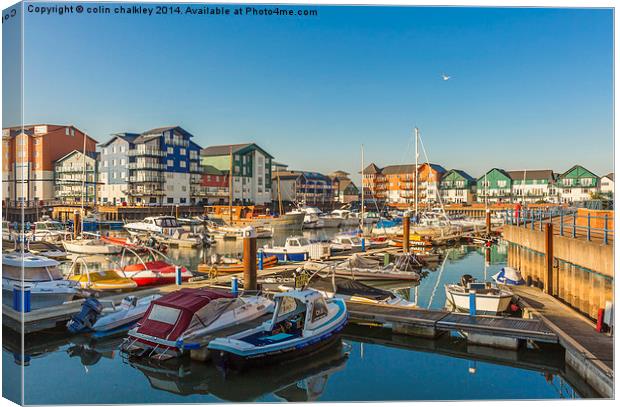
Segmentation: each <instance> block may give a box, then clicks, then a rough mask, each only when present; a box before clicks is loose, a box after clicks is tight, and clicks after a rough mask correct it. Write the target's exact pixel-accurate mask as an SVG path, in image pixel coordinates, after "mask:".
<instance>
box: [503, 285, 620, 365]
mask: <svg viewBox="0 0 620 407" xmlns="http://www.w3.org/2000/svg"><path fill="white" fill-rule="evenodd" d="M511 289H512V291H513V292H514V293H515V294H516V295H518V296H519V297H520V298H521V300H522V301H523V303H524V305H525V306H526V307H527V308H528V309H529V310H531V311H532V312H533V313H534V314H535V315H536V316H538V317H539V318H541V320H543V321H544V322H545V323H546V324H547V325H548V326H549V328H550V329H551V330H552V331H554V332H555V333H556V334H557V335H558V338H559V340H560V343H561V344H562V345H564V347H565V348H566V347H572V348H574V349H575V350H577V351H579V352H580V353H584V354H586V355H587V357H588V358H589V359H592V360H594V361H599V362H600V363H601V364H602V365H604V366H606V367H607V368H608V369H611V371H612V372H613V352H614V343H613V342H614V339H613V336H609V335H606V334H602V333H599V332H596V329H595V328H596V326H595V324H594V323H593V322H592V321H591V320H590V319H588V318H586V317H585V316H583V315H581V314H580V313H578V312H577V311H575V310H573V309H572V308H570V307H569V306H568V305H565V304H563V303H562V302H561V301H559V300H557V299H556V298H554V297H552V296H550V295H547V294H545V293H544V292H542V291H541V290H539V289H538V288H534V287H526V286H519V287H511Z"/></svg>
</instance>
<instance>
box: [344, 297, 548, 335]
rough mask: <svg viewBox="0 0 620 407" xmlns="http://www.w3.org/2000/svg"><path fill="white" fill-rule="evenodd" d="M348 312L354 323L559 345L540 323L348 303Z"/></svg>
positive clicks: (529, 320)
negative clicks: (404, 325) (431, 329)
mask: <svg viewBox="0 0 620 407" xmlns="http://www.w3.org/2000/svg"><path fill="white" fill-rule="evenodd" d="M347 309H348V311H349V315H350V316H351V318H352V319H359V320H365V321H371V322H378V323H404V324H407V325H411V326H414V327H422V328H433V329H436V330H438V331H462V332H466V333H476V334H482V335H490V336H501V337H508V338H514V339H523V340H534V341H539V342H550V343H555V342H557V341H558V337H557V335H556V334H555V333H554V332H552V331H551V330H550V329H549V328H547V327H546V326H545V324H544V323H543V322H542V321H540V320H538V319H522V318H511V317H498V316H484V315H478V316H474V317H472V316H469V315H467V314H461V313H455V312H449V311H438V310H425V309H418V308H403V307H390V306H383V305H376V304H360V303H351V302H349V303H347Z"/></svg>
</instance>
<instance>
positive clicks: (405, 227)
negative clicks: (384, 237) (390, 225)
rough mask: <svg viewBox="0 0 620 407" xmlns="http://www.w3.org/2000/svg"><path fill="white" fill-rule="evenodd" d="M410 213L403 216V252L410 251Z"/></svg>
mask: <svg viewBox="0 0 620 407" xmlns="http://www.w3.org/2000/svg"><path fill="white" fill-rule="evenodd" d="M410 225H411V222H410V218H409V215H405V216H404V217H403V252H405V253H409V229H410Z"/></svg>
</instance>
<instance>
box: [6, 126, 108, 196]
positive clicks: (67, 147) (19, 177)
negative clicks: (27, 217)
mask: <svg viewBox="0 0 620 407" xmlns="http://www.w3.org/2000/svg"><path fill="white" fill-rule="evenodd" d="M96 145H97V141H96V140H95V139H93V138H92V137H90V136H88V135H87V134H85V133H84V132H83V131H81V130H79V129H78V128H76V127H75V126H72V125H57V124H35V125H27V126H24V127H8V128H4V129H2V149H3V155H2V190H3V191H2V192H3V197H4V199H8V200H10V201H47V200H52V199H54V194H55V191H56V189H55V184H54V163H55V162H56V161H57V160H59V159H61V158H63V157H64V156H66V155H67V154H69V153H71V152H72V151H74V150H77V151H81V152H85V153H87V154H93V153H94V152H95V150H96Z"/></svg>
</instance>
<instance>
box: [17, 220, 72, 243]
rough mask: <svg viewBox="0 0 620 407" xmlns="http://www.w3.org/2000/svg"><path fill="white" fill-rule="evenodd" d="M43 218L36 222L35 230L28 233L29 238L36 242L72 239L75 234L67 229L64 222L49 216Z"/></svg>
mask: <svg viewBox="0 0 620 407" xmlns="http://www.w3.org/2000/svg"><path fill="white" fill-rule="evenodd" d="M41 219H42V220H41V221H38V222H34V224H33V230H32V231H31V232H30V233H26V236H27V237H28V239H29V240H32V241H34V242H38V241H50V242H57V241H60V240H67V239H71V237H72V235H73V234H72V233H71V232H69V231H68V230H66V229H65V226H64V225H63V224H62V223H60V222H56V221H55V220H52V219H50V218H49V217H48V216H43V217H42V218H41Z"/></svg>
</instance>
